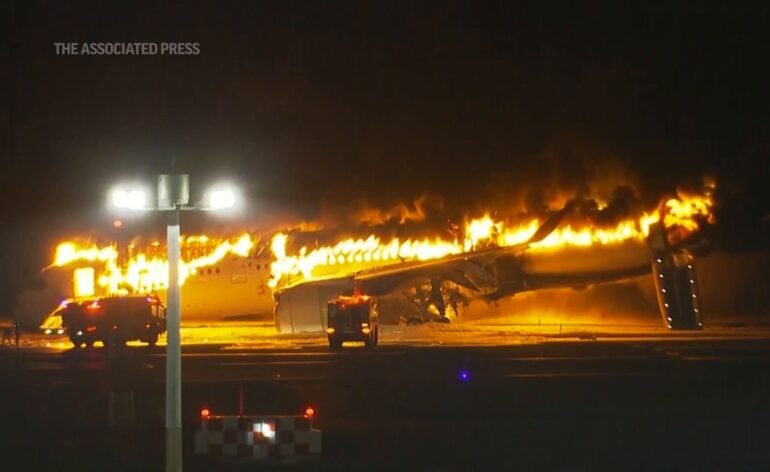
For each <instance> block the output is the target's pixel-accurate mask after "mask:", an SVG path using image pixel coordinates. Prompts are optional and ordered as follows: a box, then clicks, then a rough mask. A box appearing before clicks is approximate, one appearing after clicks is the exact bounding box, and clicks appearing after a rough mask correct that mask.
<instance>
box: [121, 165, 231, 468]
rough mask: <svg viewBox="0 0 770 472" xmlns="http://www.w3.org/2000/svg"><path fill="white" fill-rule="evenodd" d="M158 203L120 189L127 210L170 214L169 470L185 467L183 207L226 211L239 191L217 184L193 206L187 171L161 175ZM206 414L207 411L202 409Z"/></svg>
mask: <svg viewBox="0 0 770 472" xmlns="http://www.w3.org/2000/svg"><path fill="white" fill-rule="evenodd" d="M157 197H158V199H157V205H155V206H148V205H147V200H148V198H147V192H145V191H144V190H142V189H141V188H130V189H129V188H126V187H122V188H116V189H115V190H113V192H112V204H113V206H114V207H116V208H119V209H125V210H150V211H162V212H164V213H166V214H167V216H168V221H167V227H166V239H167V245H166V247H167V248H168V256H167V259H168V288H167V291H166V304H167V307H166V333H167V334H166V336H167V343H166V471H167V472H181V470H182V369H181V365H182V355H181V342H180V333H179V326H180V320H181V307H182V296H181V289H180V287H179V262H180V260H181V258H182V257H181V249H180V246H179V237H180V234H181V231H180V212H181V211H182V210H207V211H214V210H222V209H227V208H232V207H234V206H235V205H236V203H237V200H238V197H237V192H236V191H235V189H234V188H233V187H232V186H228V187H216V188H214V189H212V190H211V191H210V192H207V193H206V198H205V199H204V202H203V203H202V204H201V205H197V206H196V205H190V204H189V200H190V192H189V176H188V175H187V174H160V175H158V194H157ZM205 411H206V412H208V409H205ZM201 413H203V411H202V412H201Z"/></svg>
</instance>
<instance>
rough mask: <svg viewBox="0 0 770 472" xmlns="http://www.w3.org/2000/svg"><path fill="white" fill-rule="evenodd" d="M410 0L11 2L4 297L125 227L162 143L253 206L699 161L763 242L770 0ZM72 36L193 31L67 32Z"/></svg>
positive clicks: (562, 179)
mask: <svg viewBox="0 0 770 472" xmlns="http://www.w3.org/2000/svg"><path fill="white" fill-rule="evenodd" d="M67 3H69V2H67ZM412 3H415V2H393V1H387V2H386V1H381V2H340V1H333V2H317V1H308V2H292V1H270V2H265V1H259V2H241V3H239V2H227V3H226V4H224V5H223V4H220V3H219V2H211V3H210V4H207V5H205V6H204V5H197V6H196V5H193V4H192V3H188V2H184V3H182V2H170V3H167V4H165V5H164V6H157V5H154V4H151V3H149V2H148V3H144V2H100V3H93V4H84V3H76V4H75V5H76V6H72V5H69V4H66V5H65V4H64V3H63V2H50V3H42V2H28V1H23V2H22V1H18V2H11V3H10V4H6V5H5V6H4V7H3V14H4V15H3V16H4V18H6V22H7V24H8V28H3V30H4V31H5V32H6V35H7V36H6V41H4V47H3V61H4V63H5V65H4V66H3V67H2V74H3V76H4V77H3V78H4V79H6V80H5V81H6V83H7V85H6V86H4V88H3V90H4V92H5V95H6V96H5V99H4V101H3V102H4V104H5V106H4V107H3V110H4V112H5V113H4V114H5V117H4V119H3V123H4V125H5V126H4V131H3V134H4V137H5V139H4V140H3V141H4V142H5V143H7V144H6V145H5V146H3V149H2V152H3V155H2V168H1V169H0V179H2V180H1V181H0V206H1V208H0V215H2V217H1V219H0V224H1V225H2V241H1V244H0V247H1V248H2V249H0V252H1V256H2V264H0V309H2V312H7V311H9V310H11V309H12V307H13V304H14V297H15V295H16V294H17V293H18V291H19V290H20V289H21V288H23V287H25V286H28V285H29V284H30V283H32V281H33V280H34V278H35V274H36V273H37V271H38V270H39V269H40V268H41V267H42V266H43V265H45V264H46V263H47V262H48V261H50V257H51V252H52V249H53V247H54V244H55V242H56V241H57V240H59V239H61V238H62V237H68V236H72V235H81V236H83V235H85V236H88V235H89V234H92V233H93V234H108V235H109V234H110V231H114V230H113V229H112V227H111V221H112V218H113V217H112V216H111V215H109V214H107V213H106V211H105V208H106V205H105V202H106V197H105V196H106V194H107V190H108V189H109V187H110V185H112V184H113V183H115V182H118V181H120V180H123V179H126V178H137V179H139V178H145V179H151V177H152V176H153V174H155V173H157V172H162V171H168V170H169V166H170V162H171V160H172V159H173V160H174V162H175V165H176V168H177V169H178V170H184V171H187V172H189V173H190V174H191V178H192V179H193V185H194V186H195V187H196V188H199V189H200V188H203V187H204V186H205V184H206V183H208V182H213V181H215V180H216V179H218V178H221V177H230V178H232V179H234V180H235V181H236V182H237V183H239V184H240V185H241V186H242V187H243V188H244V191H245V193H246V196H247V198H248V202H249V208H248V210H247V212H246V213H245V214H244V215H242V216H241V217H240V220H239V221H238V223H239V224H244V223H246V224H249V225H252V226H256V225H258V224H259V222H260V221H263V220H265V221H267V220H269V219H270V215H275V214H285V213H291V214H295V215H299V216H300V217H302V218H306V219H312V218H316V217H319V215H320V214H321V213H323V212H324V211H326V209H328V208H342V209H345V208H348V207H351V206H353V205H360V204H362V203H367V204H369V205H373V206H382V207H386V206H389V205H394V204H396V203H399V202H410V201H412V200H413V199H414V198H416V197H418V196H420V195H423V194H434V195H440V196H442V197H444V198H445V201H446V203H447V205H450V206H456V207H461V208H468V209H469V211H470V210H472V209H475V208H480V207H483V206H484V205H488V204H489V202H494V203H495V204H499V203H500V202H501V201H502V202H504V201H505V200H506V199H507V198H511V199H514V198H517V197H520V196H521V192H520V190H521V189H531V188H543V189H547V190H548V191H556V190H563V191H575V190H577V189H580V188H582V187H584V186H586V185H589V184H590V183H591V182H597V181H609V182H615V181H617V182H618V183H619V184H620V183H629V184H632V185H633V186H634V188H636V189H637V192H638V194H639V195H640V196H642V197H643V198H648V199H654V198H657V197H658V196H660V195H662V194H664V193H669V192H672V191H673V190H674V189H675V188H676V186H677V185H679V184H694V183H697V182H699V180H700V179H701V178H702V177H703V176H704V175H708V176H713V177H714V178H716V180H717V183H718V192H719V193H718V197H719V202H720V208H719V210H718V217H719V224H720V229H718V230H717V231H716V233H715V236H714V237H715V239H717V244H718V245H719V246H720V247H722V248H723V249H725V250H728V251H745V250H751V249H755V248H757V247H762V246H766V245H767V242H768V239H770V238H769V237H768V234H769V233H768V230H767V226H768V224H767V221H768V220H767V215H768V214H769V213H770V209H769V208H768V207H769V206H770V204H769V203H768V202H770V198H768V188H767V187H768V183H770V165H768V163H767V156H768V150H770V140H769V139H768V134H769V131H770V122H769V121H768V111H770V110H768V103H769V102H768V93H767V91H766V88H767V86H768V84H770V80H768V79H770V74H768V66H767V64H768V59H770V54H769V53H768V50H769V49H770V41H769V39H770V37H769V35H768V31H770V28H768V26H770V21H769V20H770V6H768V4H767V3H766V2H756V3H754V4H739V3H737V2H729V3H728V2H724V4H722V5H721V6H704V5H698V4H695V5H685V4H684V3H683V4H679V5H668V4H666V5H663V4H661V5H660V6H649V5H646V4H644V5H643V6H642V5H637V6H633V5H627V4H626V2H607V3H606V4H604V3H601V2H584V3H582V4H579V5H578V4H576V5H571V6H565V5H562V4H561V2H556V3H554V4H551V5H537V6H523V5H515V4H514V3H517V2H507V1H502V2H455V1H448V2H419V5H413V4H412ZM71 41H72V42H79V43H82V42H100V41H110V42H115V41H118V42H120V41H126V42H128V41H144V42H165V41H182V42H197V43H199V44H200V54H199V55H197V56H97V57H89V56H57V55H56V52H55V49H54V45H53V43H54V42H71ZM199 220H200V218H197V219H196V218H193V219H192V220H191V221H192V222H191V226H189V228H191V229H205V228H204V226H203V225H204V224H205V225H208V226H209V227H212V226H213V227H216V226H217V225H221V224H222V223H220V222H219V221H215V220H206V221H208V223H203V222H202V220H200V221H199ZM230 224H232V223H230ZM161 227H162V225H161V221H160V220H159V219H158V218H151V219H150V220H149V221H148V220H145V221H140V220H138V219H137V220H129V221H127V225H126V227H124V231H127V232H134V233H141V232H144V231H148V230H149V229H150V228H153V230H155V231H157V229H158V228H161Z"/></svg>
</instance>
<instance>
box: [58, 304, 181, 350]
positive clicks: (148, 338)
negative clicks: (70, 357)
mask: <svg viewBox="0 0 770 472" xmlns="http://www.w3.org/2000/svg"><path fill="white" fill-rule="evenodd" d="M61 316H62V324H63V326H64V328H65V329H66V330H67V334H68V335H69V338H70V340H71V341H72V344H74V345H75V347H81V346H83V345H85V346H91V345H93V343H94V342H95V341H101V342H102V343H103V344H104V346H105V347H112V346H118V345H123V344H125V343H126V342H127V341H135V340H138V341H143V342H146V343H148V344H149V345H150V346H154V345H155V344H156V343H157V342H158V336H160V335H161V334H162V333H163V332H165V331H166V307H164V306H163V305H162V304H161V303H160V300H159V299H158V298H157V297H152V296H150V297H148V296H128V297H108V298H97V299H93V300H87V301H72V302H69V303H67V305H66V306H65V307H64V308H63V310H62V312H61Z"/></svg>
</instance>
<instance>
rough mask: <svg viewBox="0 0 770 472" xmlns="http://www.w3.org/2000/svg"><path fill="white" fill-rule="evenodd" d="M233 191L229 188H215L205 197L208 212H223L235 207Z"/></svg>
mask: <svg viewBox="0 0 770 472" xmlns="http://www.w3.org/2000/svg"><path fill="white" fill-rule="evenodd" d="M235 201H236V196H235V191H234V190H233V189H231V188H216V189H213V190H211V191H210V192H209V193H208V194H207V195H206V203H207V208H206V209H208V210H224V209H227V208H232V207H234V206H235Z"/></svg>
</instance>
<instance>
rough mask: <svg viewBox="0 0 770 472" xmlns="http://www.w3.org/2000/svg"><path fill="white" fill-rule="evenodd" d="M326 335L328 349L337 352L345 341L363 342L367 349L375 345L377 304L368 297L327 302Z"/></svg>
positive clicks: (337, 299)
mask: <svg viewBox="0 0 770 472" xmlns="http://www.w3.org/2000/svg"><path fill="white" fill-rule="evenodd" d="M326 313H327V323H326V333H327V334H328V336H329V347H330V348H331V349H332V350H337V349H340V348H341V347H342V343H343V342H345V341H363V342H364V345H365V346H366V347H368V348H373V347H375V346H376V345H377V341H378V339H379V334H380V332H379V327H378V325H377V318H378V307H377V302H376V301H375V299H374V298H373V297H370V296H369V295H353V296H350V297H348V296H340V297H337V298H333V299H332V300H330V301H329V303H328V305H327V309H326Z"/></svg>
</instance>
